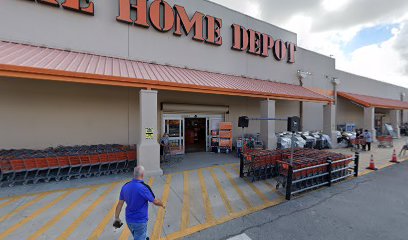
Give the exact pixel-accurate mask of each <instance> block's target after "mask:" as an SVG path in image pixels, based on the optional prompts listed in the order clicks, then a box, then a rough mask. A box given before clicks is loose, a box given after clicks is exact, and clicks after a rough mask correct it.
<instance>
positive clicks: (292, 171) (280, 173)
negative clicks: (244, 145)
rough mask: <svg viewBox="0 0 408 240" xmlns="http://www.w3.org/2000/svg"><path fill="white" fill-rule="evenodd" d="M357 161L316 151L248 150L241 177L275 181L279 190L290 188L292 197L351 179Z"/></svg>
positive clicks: (243, 160) (242, 160)
mask: <svg viewBox="0 0 408 240" xmlns="http://www.w3.org/2000/svg"><path fill="white" fill-rule="evenodd" d="M354 159H355V158H354V156H346V155H344V154H339V153H333V152H327V151H321V150H316V149H302V148H298V149H294V150H293V152H291V150H289V149H285V150H247V152H245V153H244V154H242V157H241V165H240V177H241V178H245V177H249V178H251V179H252V181H257V180H263V179H269V178H274V177H275V178H276V180H277V183H278V184H277V186H276V187H277V188H279V187H280V186H283V187H287V186H288V185H289V184H290V191H291V193H292V194H296V193H300V192H303V191H306V190H310V189H314V188H318V187H321V186H323V185H325V184H328V183H330V184H331V183H333V182H336V181H340V180H342V179H345V178H347V177H349V176H351V175H352V174H353V172H354V171H355V165H352V164H350V163H351V162H352V161H354ZM329 178H330V179H329Z"/></svg>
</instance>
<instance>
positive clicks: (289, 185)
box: [286, 165, 293, 201]
mask: <svg viewBox="0 0 408 240" xmlns="http://www.w3.org/2000/svg"><path fill="white" fill-rule="evenodd" d="M292 180H293V167H292V166H291V165H289V168H288V178H287V180H286V200H288V201H289V200H290V199H291V197H292Z"/></svg>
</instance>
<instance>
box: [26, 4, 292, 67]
mask: <svg viewBox="0 0 408 240" xmlns="http://www.w3.org/2000/svg"><path fill="white" fill-rule="evenodd" d="M31 1H34V0H31ZM117 1H118V4H119V14H118V16H117V17H116V20H117V21H120V22H124V23H128V24H132V25H134V26H138V27H143V28H150V27H153V28H154V29H156V30H157V31H160V32H164V33H165V32H172V33H173V35H174V36H177V37H180V36H182V35H186V36H188V35H189V34H190V33H191V34H192V35H193V37H192V38H193V40H195V41H199V42H203V43H207V44H212V45H215V46H221V45H222V44H223V37H222V36H221V28H222V19H220V18H216V17H213V16H210V15H205V14H204V13H201V12H195V13H194V14H193V15H192V16H191V17H189V14H188V13H187V11H186V9H185V8H184V7H183V6H179V5H174V6H173V7H172V6H171V5H170V4H169V3H167V2H166V1H164V0H153V1H149V0H134V1H131V0H117ZM37 2H39V3H44V4H48V5H52V6H56V7H59V6H62V7H63V8H64V9H67V10H74V11H77V12H80V13H85V14H90V15H94V12H95V10H94V7H95V6H94V5H95V4H94V2H92V1H91V0H65V1H64V0H59V1H58V0H37ZM133 12H134V13H133ZM231 27H232V38H233V41H232V46H231V49H233V50H236V51H245V52H247V53H249V54H253V55H257V56H261V57H269V56H271V55H273V56H274V58H275V59H276V60H277V61H286V62H287V63H290V64H292V63H295V52H296V44H295V43H292V42H285V41H284V40H282V39H274V38H273V37H272V36H270V35H268V34H266V33H260V32H258V31H255V30H252V29H246V28H245V27H243V26H241V25H238V24H233V25H232V26H231Z"/></svg>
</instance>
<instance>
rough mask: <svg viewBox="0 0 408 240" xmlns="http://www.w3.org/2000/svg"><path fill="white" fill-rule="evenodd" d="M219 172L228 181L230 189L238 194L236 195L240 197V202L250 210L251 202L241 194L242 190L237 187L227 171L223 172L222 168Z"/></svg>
mask: <svg viewBox="0 0 408 240" xmlns="http://www.w3.org/2000/svg"><path fill="white" fill-rule="evenodd" d="M221 170H222V171H223V172H224V174H225V175H226V176H227V178H228V180H229V181H230V183H231V185H232V187H234V189H235V191H236V192H237V193H238V195H239V196H240V197H241V199H242V201H243V202H244V203H245V206H246V208H252V204H251V202H250V201H249V200H248V198H247V197H246V196H245V194H244V193H243V192H242V190H241V189H240V188H239V187H238V184H237V183H236V182H235V180H234V179H233V178H232V176H231V174H230V173H229V172H227V170H225V168H223V167H222V168H221Z"/></svg>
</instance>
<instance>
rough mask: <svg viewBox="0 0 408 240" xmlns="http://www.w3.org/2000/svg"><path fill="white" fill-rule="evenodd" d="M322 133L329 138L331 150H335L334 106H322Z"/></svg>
mask: <svg viewBox="0 0 408 240" xmlns="http://www.w3.org/2000/svg"><path fill="white" fill-rule="evenodd" d="M323 133H324V134H326V135H329V136H330V139H331V141H332V144H333V148H336V147H337V133H336V105H325V106H323Z"/></svg>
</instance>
